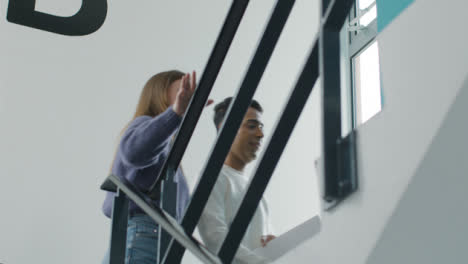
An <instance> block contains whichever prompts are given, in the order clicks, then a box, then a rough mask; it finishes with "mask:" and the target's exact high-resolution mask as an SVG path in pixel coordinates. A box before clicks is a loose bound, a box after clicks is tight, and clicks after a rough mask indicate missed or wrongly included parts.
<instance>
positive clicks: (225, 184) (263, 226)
mask: <svg viewBox="0 0 468 264" xmlns="http://www.w3.org/2000/svg"><path fill="white" fill-rule="evenodd" d="M248 183H249V179H248V177H247V176H246V175H243V174H242V173H241V172H240V171H237V170H235V169H233V168H231V167H229V166H227V165H224V166H223V168H222V169H221V172H220V175H219V177H218V181H217V182H216V184H215V186H214V189H213V192H212V193H211V196H210V198H209V199H208V203H207V205H206V207H205V210H204V212H203V214H202V217H201V219H200V222H199V224H198V229H199V231H200V235H201V237H202V239H203V241H204V242H205V245H206V246H207V248H208V249H210V251H212V252H213V253H217V252H218V250H219V249H220V247H221V244H222V243H223V241H224V238H225V236H226V234H227V232H228V230H229V226H230V225H231V223H232V221H233V220H234V217H235V215H236V213H237V209H238V208H239V206H240V204H241V202H242V198H243V197H244V193H245V192H246V190H247V187H248ZM269 234H272V230H271V226H270V222H269V220H268V207H267V203H266V201H265V199H264V198H262V200H261V201H260V204H259V205H258V208H257V211H256V212H255V215H254V217H253V219H252V221H251V222H250V225H249V227H248V229H247V231H246V233H245V235H244V238H243V240H242V242H241V244H240V247H239V249H238V251H237V254H236V256H235V259H234V261H233V263H239V264H240V263H249V264H251V263H268V261H267V260H266V259H264V258H263V257H260V256H258V255H256V254H254V253H253V250H254V249H256V248H259V247H261V246H262V244H261V238H262V236H264V235H269Z"/></svg>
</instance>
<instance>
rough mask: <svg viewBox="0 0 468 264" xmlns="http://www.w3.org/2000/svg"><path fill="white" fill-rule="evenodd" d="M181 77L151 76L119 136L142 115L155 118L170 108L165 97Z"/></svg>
mask: <svg viewBox="0 0 468 264" xmlns="http://www.w3.org/2000/svg"><path fill="white" fill-rule="evenodd" d="M182 77H184V73H183V72H181V71H177V70H171V71H166V72H160V73H158V74H156V75H153V77H151V78H150V79H149V80H148V81H147V82H146V84H145V86H144V87H143V90H142V91H141V94H140V99H139V100H138V104H137V107H136V110H135V114H134V115H133V118H132V120H130V122H128V123H127V125H125V127H124V128H123V129H122V131H121V133H120V135H121V136H122V134H123V133H124V132H125V130H126V129H127V127H128V125H129V124H130V123H131V122H132V121H133V119H135V118H137V117H139V116H144V115H147V116H151V117H155V116H157V115H159V114H161V113H162V112H164V111H166V110H167V108H168V107H169V106H170V104H169V98H168V96H167V95H168V90H169V87H170V86H171V84H172V83H173V82H175V81H177V80H180V79H182ZM116 155H117V150H116V151H115V154H114V158H113V160H112V163H111V167H110V170H109V173H112V167H113V166H114V162H115V157H116Z"/></svg>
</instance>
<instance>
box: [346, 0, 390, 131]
mask: <svg viewBox="0 0 468 264" xmlns="http://www.w3.org/2000/svg"><path fill="white" fill-rule="evenodd" d="M377 15H378V14H377V4H376V1H375V0H356V2H355V5H354V7H353V8H352V10H351V13H350V15H349V19H348V22H347V23H345V25H344V26H343V29H342V50H343V51H344V52H343V60H342V62H343V63H342V75H343V77H344V78H343V80H344V81H343V82H344V83H343V85H342V87H343V88H342V89H343V90H342V93H343V95H344V96H343V98H345V99H343V100H342V106H343V107H342V109H343V113H342V116H343V117H348V119H346V118H343V125H342V127H343V131H342V134H343V135H346V134H347V133H349V132H350V131H351V130H352V129H354V128H356V127H357V126H359V125H361V124H363V123H365V122H366V121H367V120H369V119H370V118H372V117H373V116H374V115H375V114H377V113H378V112H380V111H381V109H382V93H381V85H380V65H379V49H378V42H377V41H375V37H376V36H377V19H376V18H377Z"/></svg>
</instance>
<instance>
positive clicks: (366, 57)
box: [353, 42, 382, 125]
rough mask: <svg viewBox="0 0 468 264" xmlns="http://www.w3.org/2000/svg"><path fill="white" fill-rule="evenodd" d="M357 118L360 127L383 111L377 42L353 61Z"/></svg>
mask: <svg viewBox="0 0 468 264" xmlns="http://www.w3.org/2000/svg"><path fill="white" fill-rule="evenodd" d="M353 65H354V90H355V100H356V101H355V103H356V104H355V117H356V125H360V124H362V123H364V122H366V121H367V120H369V119H370V118H371V117H372V116H374V115H375V114H377V113H378V112H380V110H381V109H382V96H381V89H380V65H379V49H378V45H377V42H374V43H372V44H371V45H370V46H369V47H368V48H366V49H365V50H364V51H363V52H362V53H361V54H359V55H358V56H357V57H355V58H354V59H353Z"/></svg>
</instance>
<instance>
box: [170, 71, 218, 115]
mask: <svg viewBox="0 0 468 264" xmlns="http://www.w3.org/2000/svg"><path fill="white" fill-rule="evenodd" d="M196 83H197V75H196V72H195V71H192V74H190V73H187V74H185V75H184V77H182V79H181V80H180V87H179V91H178V92H177V95H176V99H175V102H174V105H173V108H174V112H176V114H178V115H179V116H183V115H184V113H185V111H187V107H188V105H189V103H190V99H191V98H192V96H193V93H194V92H195V87H196ZM212 103H213V100H211V99H210V100H208V102H207V104H206V105H207V106H208V105H210V104H212Z"/></svg>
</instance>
